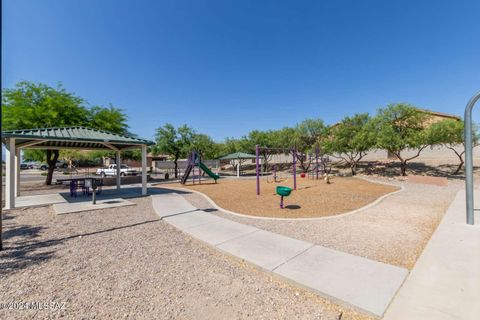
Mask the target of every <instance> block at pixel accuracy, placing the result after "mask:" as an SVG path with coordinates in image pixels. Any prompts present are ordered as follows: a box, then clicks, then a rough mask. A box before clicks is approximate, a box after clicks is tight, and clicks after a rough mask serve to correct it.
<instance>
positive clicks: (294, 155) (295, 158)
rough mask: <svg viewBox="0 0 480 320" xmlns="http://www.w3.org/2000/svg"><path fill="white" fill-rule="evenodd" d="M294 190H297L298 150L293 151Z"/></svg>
mask: <svg viewBox="0 0 480 320" xmlns="http://www.w3.org/2000/svg"><path fill="white" fill-rule="evenodd" d="M293 190H297V149H296V148H295V149H293Z"/></svg>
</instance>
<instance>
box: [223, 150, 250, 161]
mask: <svg viewBox="0 0 480 320" xmlns="http://www.w3.org/2000/svg"><path fill="white" fill-rule="evenodd" d="M255 158H256V156H255V155H254V154H248V153H245V152H235V153H230V154H227V155H226V156H223V157H221V158H218V160H236V159H255Z"/></svg>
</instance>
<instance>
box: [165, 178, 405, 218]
mask: <svg viewBox="0 0 480 320" xmlns="http://www.w3.org/2000/svg"><path fill="white" fill-rule="evenodd" d="M278 185H283V186H288V187H293V181H292V179H289V180H288V181H285V182H282V183H267V180H266V179H262V181H261V195H260V196H257V195H256V192H255V190H256V181H255V179H251V180H250V179H248V180H234V179H231V180H227V179H223V180H219V183H218V184H213V183H203V184H201V185H199V184H195V185H192V184H191V183H190V184H186V185H184V186H182V185H180V184H173V185H170V186H172V187H179V186H182V187H185V188H188V189H192V190H197V191H200V192H202V193H204V194H206V195H207V196H209V197H210V198H211V199H212V200H213V201H215V202H216V203H217V204H218V205H219V206H220V207H222V208H224V209H226V210H231V211H234V212H238V213H243V214H246V215H251V216H262V217H280V218H311V217H326V216H333V215H338V214H341V213H345V212H349V211H352V210H355V209H358V208H361V207H363V206H365V205H367V204H369V203H371V202H373V201H375V200H376V199H378V198H379V197H381V196H383V195H385V194H387V193H390V192H393V191H396V190H398V189H399V188H398V187H395V186H389V185H384V184H378V183H373V182H368V181H366V180H362V179H356V178H346V177H336V178H335V179H333V180H332V183H331V184H327V183H326V182H325V181H323V180H309V179H302V178H298V179H297V191H293V192H292V194H291V195H290V196H289V197H286V198H285V209H283V210H282V209H280V207H279V203H280V197H279V196H277V195H276V194H275V188H276V186H278ZM162 187H168V186H167V185H162Z"/></svg>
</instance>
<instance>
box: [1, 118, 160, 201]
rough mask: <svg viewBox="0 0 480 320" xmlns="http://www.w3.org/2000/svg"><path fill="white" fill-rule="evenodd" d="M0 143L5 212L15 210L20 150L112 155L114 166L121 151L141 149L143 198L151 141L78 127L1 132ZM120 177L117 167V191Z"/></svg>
mask: <svg viewBox="0 0 480 320" xmlns="http://www.w3.org/2000/svg"><path fill="white" fill-rule="evenodd" d="M2 143H4V144H5V146H6V159H5V161H6V177H5V178H6V181H5V208H6V209H11V208H15V197H16V196H18V195H19V191H20V161H21V159H20V158H21V157H20V151H21V150H22V149H45V150H64V149H74V150H108V151H115V153H116V163H117V164H119V163H121V152H122V151H125V150H132V149H141V154H142V195H146V194H147V146H148V145H152V144H154V142H152V141H149V140H145V139H139V138H137V137H134V136H128V135H119V134H115V133H111V132H107V131H102V130H97V129H91V128H85V127H80V126H79V127H62V128H41V129H23V130H12V131H3V132H2ZM120 176H121V175H120V166H117V174H116V184H117V189H120V184H121V180H120Z"/></svg>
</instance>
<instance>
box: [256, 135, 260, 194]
mask: <svg viewBox="0 0 480 320" xmlns="http://www.w3.org/2000/svg"><path fill="white" fill-rule="evenodd" d="M259 161H260V150H259V147H258V144H257V145H256V146H255V170H256V172H257V196H259V195H260V175H259V165H258V162H259Z"/></svg>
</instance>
